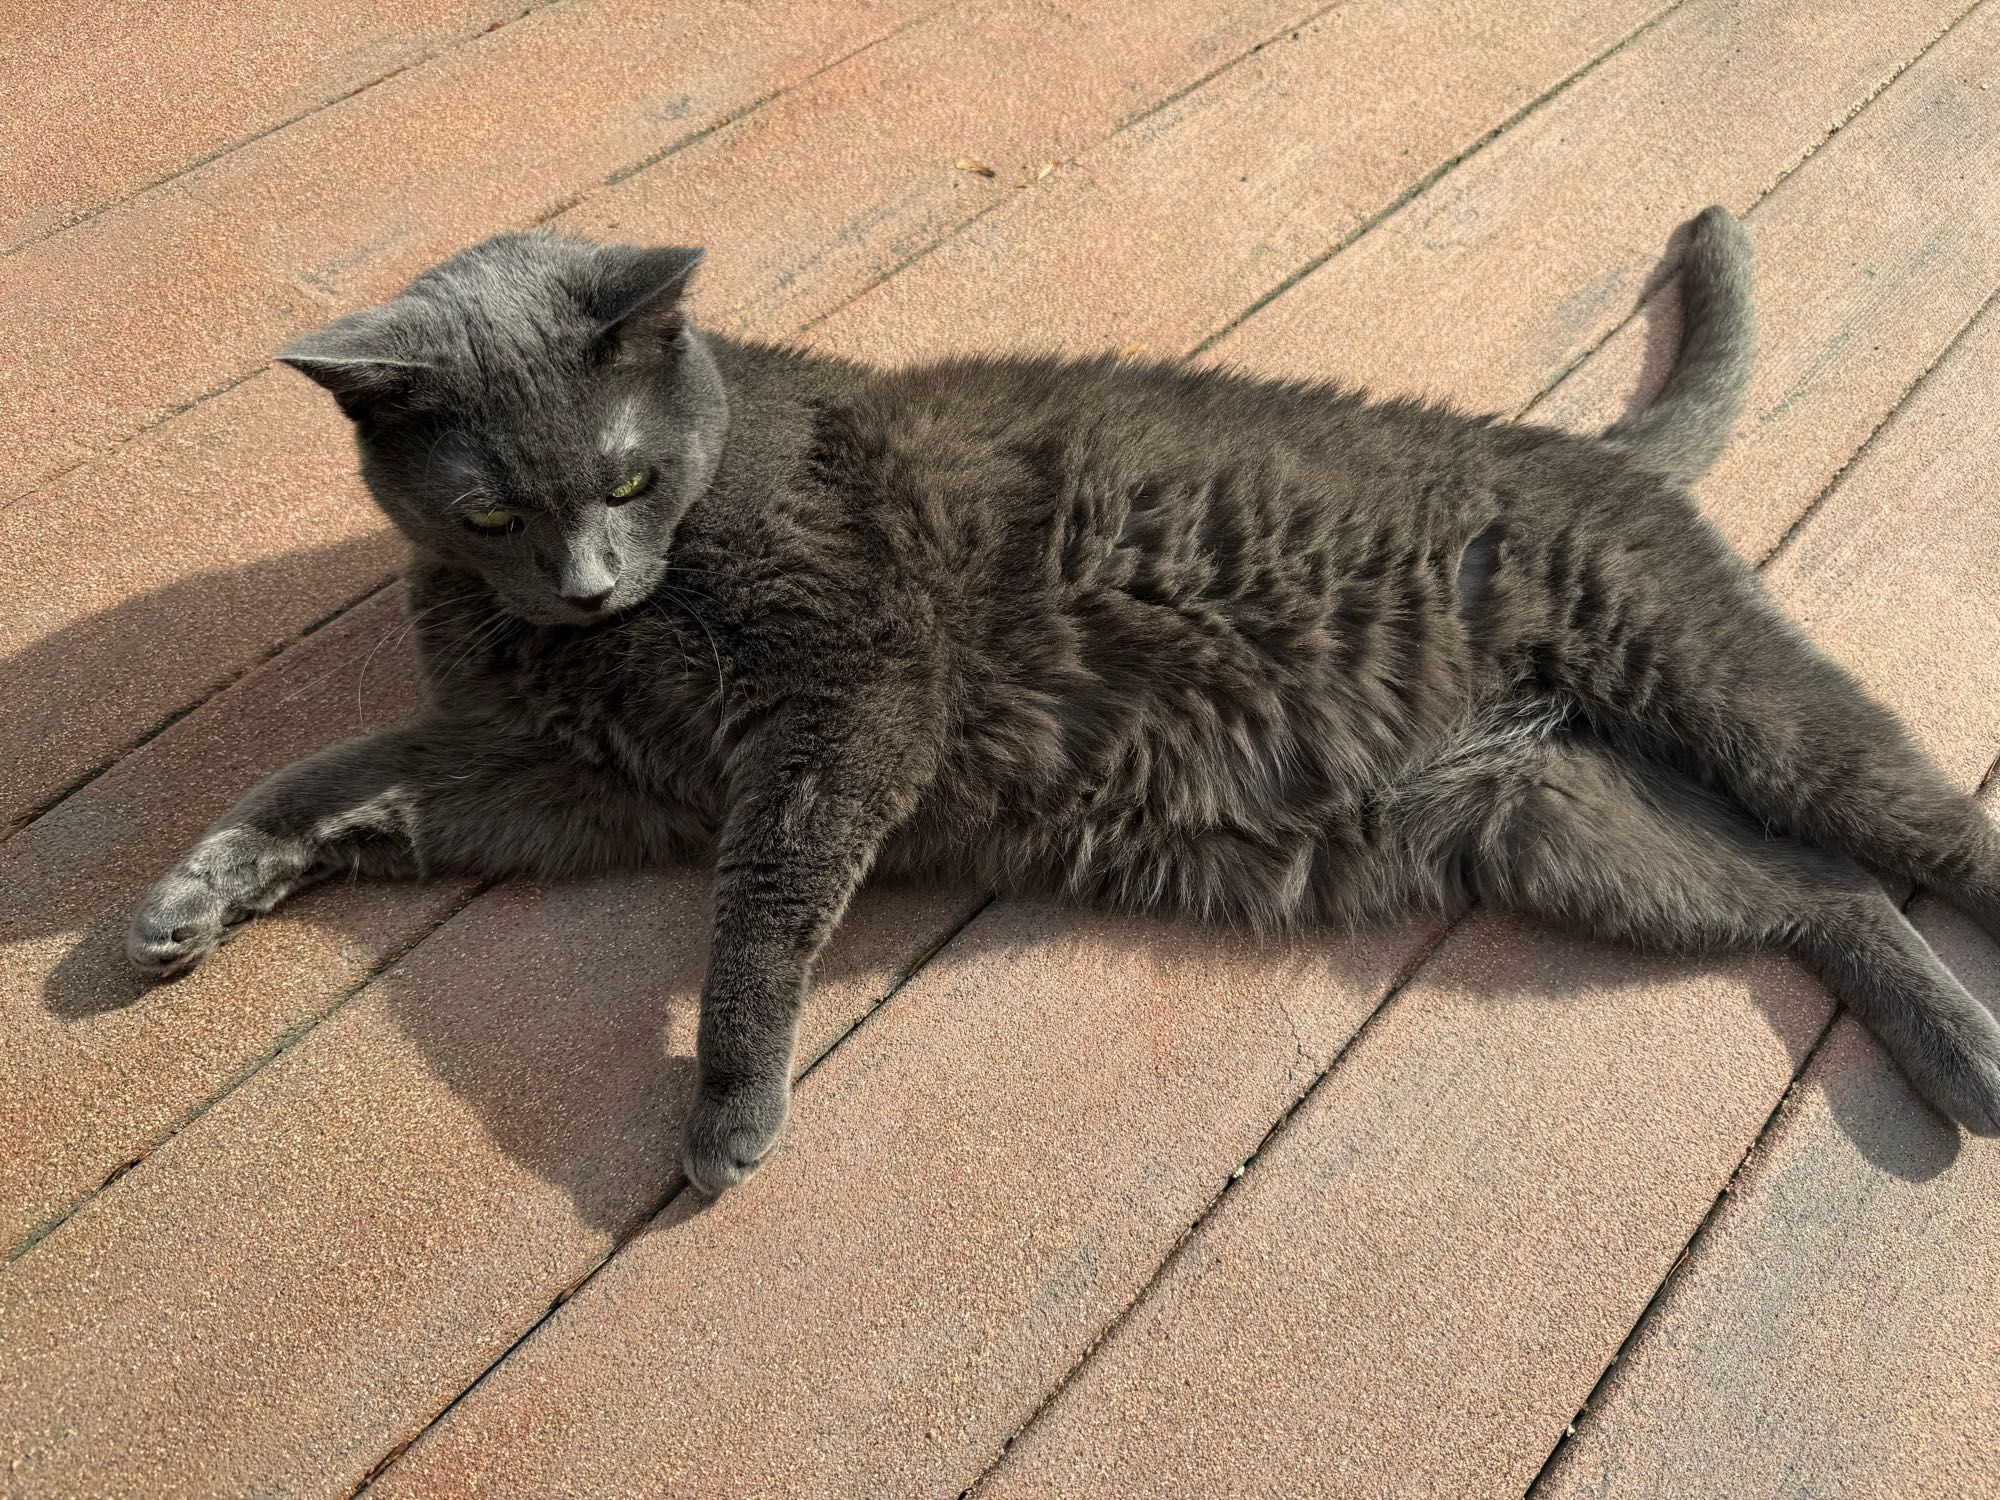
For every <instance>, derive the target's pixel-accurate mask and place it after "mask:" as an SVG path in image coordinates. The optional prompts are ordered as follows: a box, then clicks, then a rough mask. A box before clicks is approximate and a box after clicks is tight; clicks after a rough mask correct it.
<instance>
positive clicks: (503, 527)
mask: <svg viewBox="0 0 2000 1500" xmlns="http://www.w3.org/2000/svg"><path fill="white" fill-rule="evenodd" d="M459 516H460V518H461V519H462V520H464V522H465V524H466V525H468V526H470V527H471V528H472V529H473V530H474V531H492V532H500V531H512V530H513V529H514V528H515V527H516V526H518V525H520V524H521V513H520V512H519V511H518V510H509V509H507V507H506V506H504V505H496V506H494V507H493V509H491V510H466V511H460V512H459Z"/></svg>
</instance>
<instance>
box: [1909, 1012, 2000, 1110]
mask: <svg viewBox="0 0 2000 1500" xmlns="http://www.w3.org/2000/svg"><path fill="white" fill-rule="evenodd" d="M1966 1004H1967V1005H1968V1006H1970V1007H1977V1006H1978V1004H1979V1002H1978V1001H1976V1000H1971V999H1968V1000H1967V1001H1966ZM1970 1019H1971V1021H1972V1024H1970V1025H1963V1026H1962V1027H1961V1028H1959V1029H1958V1031H1957V1033H1956V1034H1954V1035H1951V1036H1950V1037H1949V1038H1948V1039H1947V1038H1944V1037H1939V1038H1935V1039H1933V1040H1932V1042H1931V1044H1930V1045H1929V1046H1926V1047H1924V1048H1923V1049H1921V1051H1919V1052H1917V1053H1916V1054H1915V1055H1913V1056H1905V1057H1904V1058H1903V1059H1901V1061H1902V1063H1903V1069H1904V1071H1905V1072H1906V1073H1907V1074H1908V1075H1909V1076H1910V1078H1911V1080H1912V1081H1913V1082H1914V1083H1915V1084H1916V1086H1917V1092H1918V1093H1920V1094H1922V1095H1923V1096H1924V1097H1925V1098H1926V1099H1928V1100H1930V1102H1931V1104H1932V1105H1933V1106H1935V1107H1936V1108H1937V1109H1938V1111H1939V1112H1940V1113H1942V1114H1944V1115H1946V1116H1948V1117H1949V1118H1951V1119H1953V1120H1956V1121H1957V1122H1958V1123H1959V1124H1960V1125H1963V1126H1964V1127H1965V1128H1966V1129H1967V1130H1969V1131H1971V1132H1972V1133H1973V1134H1974V1135H1989V1136H1992V1135H2000V1021H1996V1020H1995V1019H1994V1018H1993V1016H1992V1015H1991V1014H1990V1013H1987V1012H1984V1011H1978V1012H1977V1013H1976V1014H1975V1015H1973V1016H1972V1017H1970Z"/></svg>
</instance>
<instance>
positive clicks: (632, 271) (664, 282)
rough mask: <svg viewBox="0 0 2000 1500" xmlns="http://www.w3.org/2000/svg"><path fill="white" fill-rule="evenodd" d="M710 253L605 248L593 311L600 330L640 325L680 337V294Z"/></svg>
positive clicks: (676, 247)
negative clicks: (703, 258)
mask: <svg viewBox="0 0 2000 1500" xmlns="http://www.w3.org/2000/svg"><path fill="white" fill-rule="evenodd" d="M707 253H708V252H707V251H706V250H703V249H701V248H700V247H698V246H695V247H689V246H682V245H662V246H659V247H657V248H645V247H641V246H637V245H616V246H612V245H607V246H605V247H604V260H603V272H602V274H601V276H600V277H599V280H598V285H597V286H596V288H595V289H594V291H593V296H594V298H595V306H594V307H593V308H592V309H591V310H592V311H593V312H594V313H595V314H596V315H597V320H598V323H599V325H600V326H601V327H602V328H603V330H604V331H605V332H606V333H617V332H619V331H621V330H625V329H628V328H632V329H636V328H638V327H641V326H645V327H648V328H650V329H652V330H654V331H656V332H658V333H660V334H663V335H666V336H668V337H671V336H672V335H674V334H676V333H679V332H680V325H681V313H680V300H681V293H682V292H683V291H685V290H686V289H687V283H688V278H689V277H690V276H692V275H694V269H695V267H696V266H698V265H700V264H701V261H702V257H703V256H704V255H706V254H707Z"/></svg>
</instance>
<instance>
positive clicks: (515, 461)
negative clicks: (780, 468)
mask: <svg viewBox="0 0 2000 1500" xmlns="http://www.w3.org/2000/svg"><path fill="white" fill-rule="evenodd" d="M700 260H701V252H700V251H699V250H683V249H641V248H638V247H635V246H627V245H596V244H591V243H589V242H587V241H583V240H576V239H570V238H567V237H565V236H561V235H556V234H549V233H531V234H504V235H500V236H498V237H497V238H494V239H490V240H487V241H485V242H483V243H481V244H478V245H474V246H472V247H471V248H470V249H468V250H462V251H460V252H459V253H458V254H457V255H454V256H453V257H452V258H451V259H450V260H447V261H445V262H444V263H443V264H442V265H438V266H435V267H433V268H432V269H431V270H429V271H426V272H425V273H424V274H423V275H421V276H419V277H418V278H417V279H416V280H415V281H414V282H412V283H411V284H410V286H409V288H408V289H407V290H405V291H404V292H403V293H402V295H400V296H398V297H397V298H396V299H395V300H394V301H392V302H389V303H387V304H385V305H383V306H381V307H374V308H369V309H367V310H365V311H363V312H358V313H354V314H352V315H351V316H349V317H345V318H342V319H340V320H339V321H338V322H336V323H333V324H330V325H329V326H327V327H325V328H323V329H321V330H319V331H318V332H317V333H310V334H307V335H306V336H305V337H304V338H301V339H299V340H298V341H296V342H295V343H293V344H291V345H289V346H288V347H287V348H285V349H284V350H283V351H282V352H281V353H280V354H279V355H278V358H279V359H281V360H283V361H284V362H285V363H286V364H289V365H292V366H293V367H295V368H296V369H299V370H301V371H303V372H304V373H305V374H307V375H309V376H311V377H312V379H314V380H315V381H317V382H318V383H319V384H321V385H323V386H325V387H326V388H327V390H329V391H331V392H332V393H333V395H334V398H335V399H336V400H338V401H339V402H340V405H341V408H342V410H344V411H345V412H346V413H347V415H348V416H349V417H350V418H352V419H353V422H354V428H355V439H356V442H357V444H358V446H359V447H360V450H361V473H362V477H363V478H364V479H365V480H366V481H367V483H368V487H369V489H370V491H371V492H372V493H373V494H374V496H375V500H376V502H377V503H378V504H379V505H380V506H381V507H382V509H383V510H384V511H386V512H387V513H388V516H389V518H390V520H392V521H394V522H395V523H396V525H397V526H398V527H399V528H401V530H402V531H403V532H404V534H405V535H407V536H408V537H409V538H410V540H411V541H413V542H415V543H416V544H417V545H418V546H419V547H421V548H423V549H425V550H426V551H428V552H431V553H432V554H434V555H437V556H440V557H443V558H445V559H447V560H448V561H450V562H453V563H455V564H457V565H458V566H460V567H462V568H464V569H466V570H468V571H470V572H473V573H476V574H478V575H480V576H481V577H483V578H484V579H485V580H486V581H487V583H488V584H489V585H490V586H491V587H492V589H493V591H494V593H495V594H496V595H497V596H498V597H499V599H500V601H501V602H502V604H503V605H504V606H505V607H507V608H508V609H510V610H511V611H513V612H514V613H515V614H517V615H520V616H522V617H523V618H525V619H528V620H532V621H535V622H536V623H538V624H586V623H589V622H592V621H596V620H602V619H606V618H608V617H610V616H611V615H614V614H616V613H617V612H618V611H620V610H623V609H629V608H631V607H632V606H633V605H635V604H637V603H639V602H640V601H641V600H643V599H644V598H645V597H646V596H647V595H648V594H650V593H651V592H652V590H653V587H654V585H655V584H657V583H658V582H659V580H660V576H661V574H662V572H663V571H664V570H665V568H666V566H667V561H666V558H667V549H668V547H669V545H670V543H671V542H672V539H673V535H674V528H675V527H676V526H677V525H678V524H679V522H680V519H681V517H682V515H683V514H685V512H686V511H687V508H688V506H689V505H690V504H692V503H693V502H694V500H695V499H696V498H697V497H698V496H699V495H700V494H701V493H702V491H703V490H704V489H706V488H707V486H708V483H709V481H710V479H711V478H712V477H713V476H714V473H715V466H716V462H717V460H718V459H719V458H720V456H721V453H722V442H723V436H724V430H725V428H726V425H727V420H728V408H727V403H726V401H725V399H724V395H723V386H722V379H721V376H720V374H719V373H718V372H717V370H716V366H715V361H714V359H713V358H712V357H711V356H710V354H709V352H708V348H707V346H706V345H705V344H704V342H703V341H702V339H701V337H700V335H699V334H697V333H696V332H695V331H694V329H693V328H691V327H690V326H689V325H688V323H687V320H686V319H685V317H684V316H683V315H682V310H681V293H682V291H683V289H684V288H685V286H686V284H687V279H688V277H689V275H690V274H691V273H692V272H693V271H694V268H695V266H696V265H697V264H698V263H699V262H700Z"/></svg>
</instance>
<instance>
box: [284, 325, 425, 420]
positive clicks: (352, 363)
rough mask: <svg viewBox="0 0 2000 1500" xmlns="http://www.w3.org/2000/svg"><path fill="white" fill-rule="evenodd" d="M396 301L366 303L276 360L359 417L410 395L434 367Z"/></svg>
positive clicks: (301, 340)
mask: <svg viewBox="0 0 2000 1500" xmlns="http://www.w3.org/2000/svg"><path fill="white" fill-rule="evenodd" d="M408 325H409V319H408V317H407V315H405V314H404V312H403V310H402V309H400V308H399V307H398V306H397V305H396V304H395V303H393V302H391V303H390V304H388V305H387V306H386V307H369V308H364V309H362V311H360V312H357V313H349V314H348V315H347V316H346V317H344V318H340V319H337V320H336V321H334V322H332V323H329V324H327V325H326V327H324V328H320V329H316V330H315V331H313V332H312V333H308V334H305V335H304V336H302V337H300V338H296V339H294V340H292V342H291V343H289V344H287V345H285V347H284V348H282V349H280V350H279V351H278V361H279V363H281V364H287V365H290V366H291V367H292V368H293V369H295V370H297V371H298V372H299V373H300V374H302V375H304V376H306V377H307V378H308V379H310V380H313V381H316V382H317V383H319V384H320V385H322V386H324V387H325V388H326V389H327V390H329V391H331V392H332V393H333V399H334V400H336V401H338V402H339V403H340V409H341V410H342V411H344V412H346V413H347V414H348V416H350V417H356V418H359V417H360V416H362V415H363V414H364V413H366V412H368V411H371V410H373V409H374V408H376V407H377V406H379V405H380V404H381V403H382V402H384V401H388V400H393V399H395V398H397V397H400V396H403V395H406V394H407V393H408V391H409V389H410V386H411V384H412V383H413V382H414V381H415V380H416V378H417V377H418V376H419V374H420V373H421V372H422V371H424V370H427V369H429V368H430V363H429V361H427V360H425V359H423V358H422V357H421V356H420V354H419V352H418V348H417V343H416V340H415V338H414V337H413V330H412V329H411V328H410V327H409V326H408Z"/></svg>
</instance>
